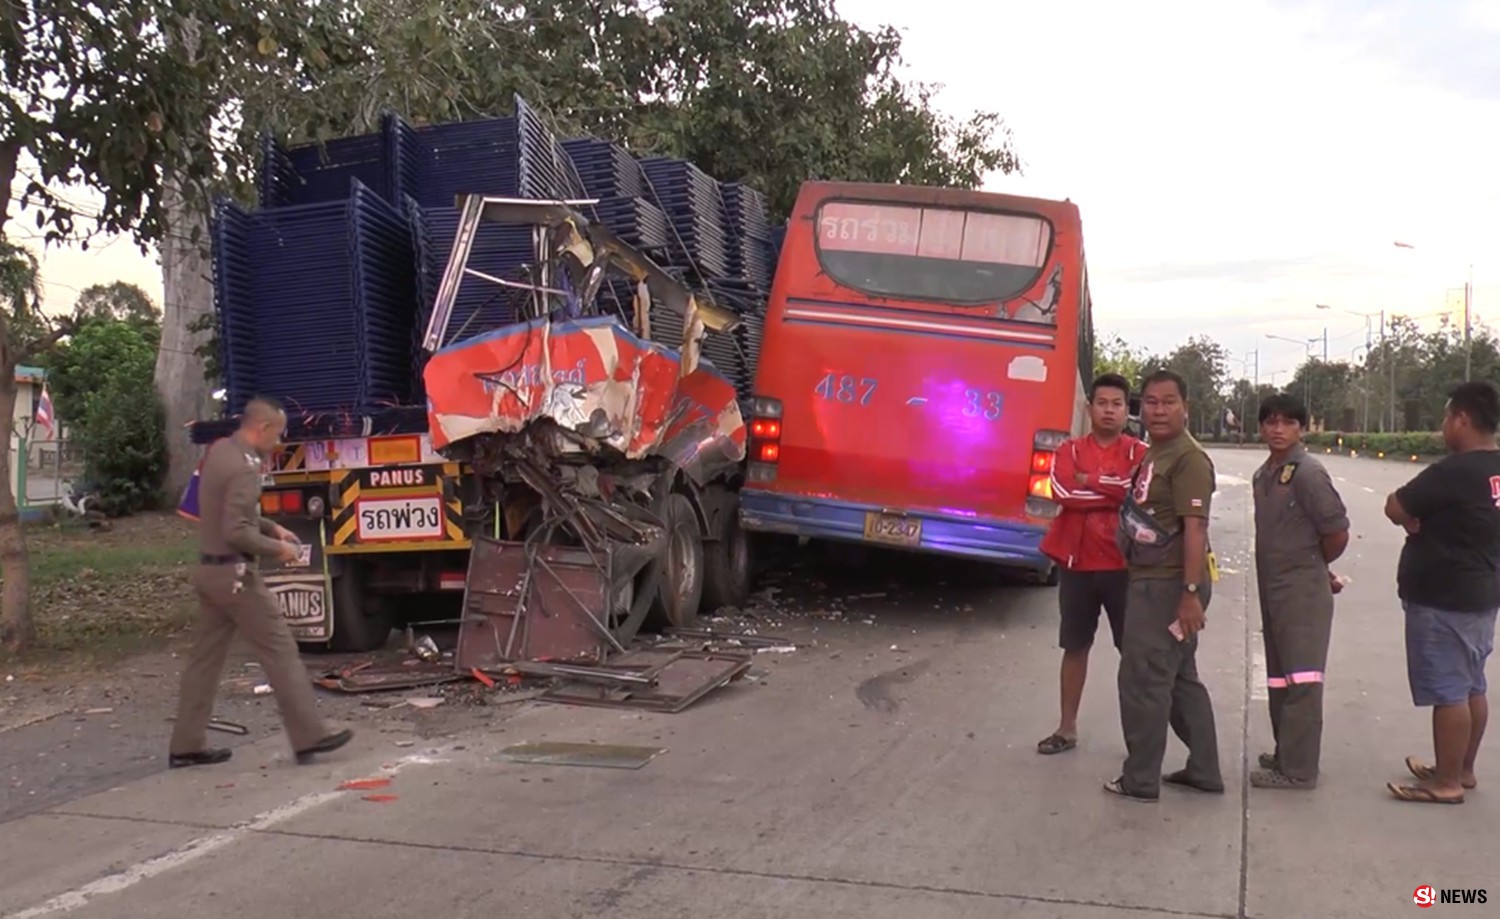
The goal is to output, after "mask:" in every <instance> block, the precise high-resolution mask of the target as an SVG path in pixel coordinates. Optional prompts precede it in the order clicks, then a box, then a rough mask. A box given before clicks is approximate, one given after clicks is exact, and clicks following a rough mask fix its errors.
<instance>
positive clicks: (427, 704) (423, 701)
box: [406, 696, 443, 709]
mask: <svg viewBox="0 0 1500 919" xmlns="http://www.w3.org/2000/svg"><path fill="white" fill-rule="evenodd" d="M406 704H407V705H410V706H411V707H412V708H419V709H427V708H437V707H438V706H439V705H442V704H443V698H442V697H441V696H417V697H415V698H412V699H407V700H406Z"/></svg>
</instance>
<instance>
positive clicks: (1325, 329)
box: [1323, 325, 1328, 364]
mask: <svg viewBox="0 0 1500 919" xmlns="http://www.w3.org/2000/svg"><path fill="white" fill-rule="evenodd" d="M1323 363H1325V364H1326V363H1328V326H1326V325H1325V326H1323Z"/></svg>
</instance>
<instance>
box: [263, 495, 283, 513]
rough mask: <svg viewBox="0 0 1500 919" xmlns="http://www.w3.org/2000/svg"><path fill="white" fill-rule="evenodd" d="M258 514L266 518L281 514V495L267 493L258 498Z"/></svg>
mask: <svg viewBox="0 0 1500 919" xmlns="http://www.w3.org/2000/svg"><path fill="white" fill-rule="evenodd" d="M260 512H261V513H262V514H264V515H265V516H267V517H275V516H276V515H277V514H280V513H281V493H280V492H277V491H268V492H265V493H263V494H262V495H261V496H260Z"/></svg>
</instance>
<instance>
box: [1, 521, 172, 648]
mask: <svg viewBox="0 0 1500 919" xmlns="http://www.w3.org/2000/svg"><path fill="white" fill-rule="evenodd" d="M194 539H195V534H194V533H193V528H192V525H191V524H189V523H188V522H187V521H185V520H183V519H182V518H180V517H177V516H176V515H173V514H142V515H140V516H136V517H127V518H124V519H121V520H113V521H110V523H109V528H108V529H90V528H88V527H86V526H84V525H82V524H81V523H77V522H65V523H61V524H51V525H46V524H32V525H28V526H27V531H26V544H27V548H28V549H29V551H30V556H31V611H32V616H33V618H34V619H35V621H36V624H37V638H38V640H37V645H36V649H35V651H34V652H32V653H31V654H29V655H28V658H52V657H56V656H57V655H59V654H62V655H70V656H71V655H81V656H85V657H94V658H97V657H104V658H117V657H119V656H123V655H128V654H132V653H136V652H139V651H144V650H149V649H151V648H154V647H159V646H160V645H161V644H162V643H163V642H164V641H165V640H166V639H168V638H170V637H171V636H172V635H174V634H175V633H177V632H179V631H181V630H182V628H183V627H184V626H186V625H187V623H188V622H189V621H190V620H191V618H192V613H193V609H194V603H195V599H194V596H193V590H192V583H191V572H192V562H193V559H194V557H195V553H196V549H195V542H194Z"/></svg>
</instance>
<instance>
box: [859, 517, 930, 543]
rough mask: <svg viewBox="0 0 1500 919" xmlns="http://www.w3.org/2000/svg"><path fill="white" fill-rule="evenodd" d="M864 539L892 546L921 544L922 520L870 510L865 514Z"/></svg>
mask: <svg viewBox="0 0 1500 919" xmlns="http://www.w3.org/2000/svg"><path fill="white" fill-rule="evenodd" d="M865 539H868V540H870V541H871V542H883V543H888V544H890V545H893V546H919V545H921V544H922V521H921V520H919V519H917V518H915V517H902V516H901V515H899V514H881V513H876V512H874V511H871V512H870V513H868V514H865Z"/></svg>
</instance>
